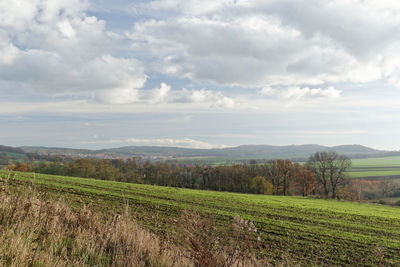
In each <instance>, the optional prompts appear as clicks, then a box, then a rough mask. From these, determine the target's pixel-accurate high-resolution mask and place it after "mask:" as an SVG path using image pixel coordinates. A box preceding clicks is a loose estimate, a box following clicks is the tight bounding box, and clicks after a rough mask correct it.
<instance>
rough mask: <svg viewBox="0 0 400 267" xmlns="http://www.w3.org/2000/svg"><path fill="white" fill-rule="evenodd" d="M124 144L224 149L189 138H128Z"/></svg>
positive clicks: (221, 146)
mask: <svg viewBox="0 0 400 267" xmlns="http://www.w3.org/2000/svg"><path fill="white" fill-rule="evenodd" d="M125 142H126V143H132V144H136V145H156V146H171V147H183V148H200V149H210V148H224V147H227V146H225V145H214V144H210V143H207V142H203V141H198V140H194V139H190V138H184V139H172V138H161V139H141V138H128V139H126V140H125Z"/></svg>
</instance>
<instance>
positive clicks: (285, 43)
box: [129, 0, 400, 87]
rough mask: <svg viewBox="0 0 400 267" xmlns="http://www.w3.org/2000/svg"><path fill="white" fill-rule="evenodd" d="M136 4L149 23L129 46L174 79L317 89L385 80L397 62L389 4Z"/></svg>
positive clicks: (399, 32) (273, 0) (396, 17)
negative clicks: (144, 55)
mask: <svg viewBox="0 0 400 267" xmlns="http://www.w3.org/2000/svg"><path fill="white" fill-rule="evenodd" d="M201 4H203V2H202V3H201ZM140 5H141V6H140V7H141V8H142V10H147V12H148V13H147V16H150V17H153V19H152V18H150V19H144V20H141V21H140V22H138V23H137V24H136V25H135V27H134V29H133V30H132V32H131V33H130V34H129V36H130V38H131V39H132V42H133V47H135V49H140V50H142V51H146V53H151V54H152V55H153V56H154V57H155V59H156V61H155V62H153V63H154V64H152V67H153V68H154V69H156V70H157V71H161V72H163V73H166V74H169V75H174V76H177V77H185V78H189V79H194V80H201V81H211V82H214V83H217V84H223V85H239V86H244V87H262V86H264V85H265V84H268V85H271V86H273V85H288V86H293V85H304V84H307V85H319V84H324V83H335V82H369V81H375V80H378V79H381V78H382V77H389V78H390V77H391V76H393V75H397V74H396V72H395V70H396V69H398V68H399V64H400V63H399V62H400V60H399V59H400V56H398V55H399V54H400V41H399V40H400V38H399V37H400V5H399V4H398V3H397V2H393V1H390V4H388V3H383V2H382V1H378V0H369V1H361V0H350V1H349V0H339V1H319V0H311V1H308V2H304V1H300V0H295V1H292V0H269V1H255V0H254V1H245V0H243V1H225V0H221V1H206V2H205V3H204V5H205V6H204V7H202V8H200V7H199V2H198V1H186V0H168V1H151V2H149V3H147V4H140ZM143 5H144V6H143Z"/></svg>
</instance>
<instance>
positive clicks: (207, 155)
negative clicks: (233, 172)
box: [21, 144, 400, 161]
mask: <svg viewBox="0 0 400 267" xmlns="http://www.w3.org/2000/svg"><path fill="white" fill-rule="evenodd" d="M21 149H23V150H24V151H25V152H29V153H38V154H42V155H43V154H45V155H67V156H75V157H97V158H119V157H122V158H128V157H142V158H149V159H155V160H163V159H164V160H166V159H188V160H196V159H197V160H212V159H214V160H215V159H221V160H250V159H266V160H269V159H276V158H284V159H291V160H295V161H304V160H307V159H308V157H309V156H310V155H311V154H313V153H315V152H317V151H336V152H338V153H340V154H344V155H347V156H349V157H350V158H369V157H388V156H398V155H400V152H399V151H384V150H377V149H373V148H369V147H366V146H362V145H341V146H333V147H328V146H321V145H316V144H306V145H289V146H271V145H241V146H237V147H229V148H221V149H193V148H179V147H160V146H125V147H119V148H111V149H101V150H87V149H72V148H51V147H50V148H49V147H33V146H24V147H21Z"/></svg>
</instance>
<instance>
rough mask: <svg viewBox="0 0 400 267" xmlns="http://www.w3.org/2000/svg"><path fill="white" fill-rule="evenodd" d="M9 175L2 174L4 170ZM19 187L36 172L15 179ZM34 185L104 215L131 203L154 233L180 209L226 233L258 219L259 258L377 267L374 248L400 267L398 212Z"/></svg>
mask: <svg viewBox="0 0 400 267" xmlns="http://www.w3.org/2000/svg"><path fill="white" fill-rule="evenodd" d="M0 175H2V176H3V177H5V175H6V173H5V172H0ZM16 178H17V179H18V180H21V181H25V182H28V181H32V180H33V174H30V173H18V175H17V176H16ZM35 183H37V184H42V185H44V186H46V187H48V188H49V190H51V188H53V190H55V191H57V192H58V193H57V194H65V195H66V196H68V198H70V199H71V200H72V201H73V198H74V197H75V198H76V199H78V198H79V199H83V200H85V199H86V200H89V199H90V200H92V201H94V203H95V205H96V204H98V207H99V208H102V209H104V210H112V211H114V212H115V211H118V210H122V209H123V205H124V204H123V203H124V202H125V201H126V202H128V203H129V205H130V207H131V208H132V209H133V210H134V211H135V213H136V216H137V217H138V220H139V221H141V222H142V223H143V224H145V225H147V226H148V227H150V228H152V229H153V230H155V231H162V232H164V231H168V232H169V231H172V232H173V231H174V230H173V229H174V227H175V226H174V225H173V223H172V222H173V220H174V219H176V218H178V217H179V216H180V212H181V211H182V210H183V209H193V210H198V211H200V212H203V213H208V214H212V215H214V216H216V218H217V222H218V224H219V225H220V226H221V227H226V226H227V224H228V223H229V222H230V221H231V218H233V217H234V216H235V215H240V216H241V217H243V218H245V219H253V220H254V221H255V224H256V226H257V227H258V229H259V232H260V235H261V238H262V242H263V244H265V247H266V248H268V249H263V250H260V253H261V254H266V255H268V256H270V257H273V258H276V257H278V258H279V255H281V254H282V252H283V251H285V253H289V254H290V255H291V256H293V257H294V258H296V259H297V260H298V261H300V262H304V263H308V264H310V263H312V262H314V260H315V257H316V256H315V255H317V254H318V255H319V256H318V257H321V256H320V255H324V256H323V257H321V259H320V260H319V261H320V262H319V263H323V264H327V265H332V264H342V265H352V264H355V263H357V262H356V261H354V262H352V259H356V258H359V259H363V260H365V261H367V262H370V263H372V262H373V261H374V255H373V253H372V252H371V250H372V249H373V248H374V246H375V245H376V244H380V246H382V247H383V248H384V253H385V257H386V258H387V259H390V260H391V261H392V262H397V263H400V209H399V208H397V207H390V206H382V205H376V204H361V203H353V202H342V201H332V200H322V199H310V198H303V197H284V196H265V195H251V194H238V193H226V192H213V191H201V190H191V189H178V188H170V187H160V186H151V185H141V184H129V183H120V182H112V181H102V180H93V179H83V178H74V177H61V176H51V175H42V174H41V175H36V178H35Z"/></svg>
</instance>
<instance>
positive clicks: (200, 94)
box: [171, 89, 236, 108]
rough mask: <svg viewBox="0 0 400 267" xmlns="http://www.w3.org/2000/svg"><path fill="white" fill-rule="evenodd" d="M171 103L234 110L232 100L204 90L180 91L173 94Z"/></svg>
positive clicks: (233, 101)
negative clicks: (205, 105)
mask: <svg viewBox="0 0 400 267" xmlns="http://www.w3.org/2000/svg"><path fill="white" fill-rule="evenodd" d="M171 101H172V102H178V103H197V104H207V105H209V106H210V107H218V108H234V107H235V106H236V101H235V100H234V99H233V98H231V97H228V96H225V95H224V94H222V93H221V92H214V91H211V90H205V89H200V90H187V89H182V90H181V91H177V92H175V95H174V96H173V98H172V99H171Z"/></svg>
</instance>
